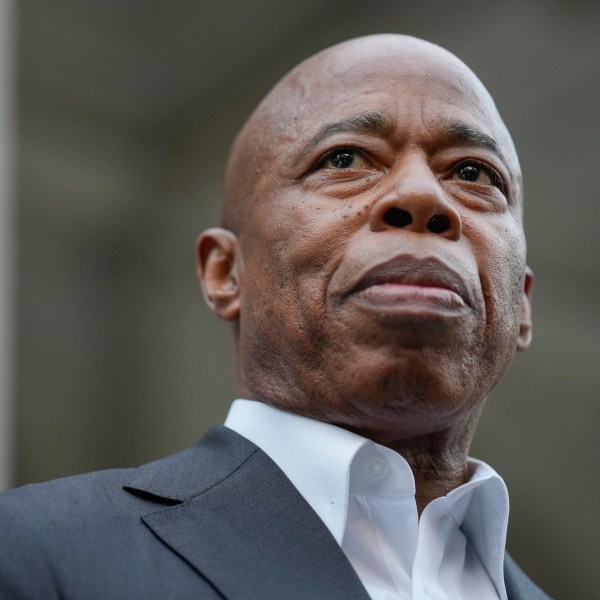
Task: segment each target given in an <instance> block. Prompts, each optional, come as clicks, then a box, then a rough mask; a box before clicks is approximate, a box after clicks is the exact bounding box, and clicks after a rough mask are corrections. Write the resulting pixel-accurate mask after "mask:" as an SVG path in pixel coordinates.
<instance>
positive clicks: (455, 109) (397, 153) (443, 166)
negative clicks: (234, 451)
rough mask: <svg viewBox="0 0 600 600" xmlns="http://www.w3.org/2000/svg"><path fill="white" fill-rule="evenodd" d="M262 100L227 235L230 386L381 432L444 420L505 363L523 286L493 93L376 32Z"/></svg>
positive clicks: (400, 432)
mask: <svg viewBox="0 0 600 600" xmlns="http://www.w3.org/2000/svg"><path fill="white" fill-rule="evenodd" d="M272 103H273V104H274V106H273V108H272V111H273V114H277V115H279V116H278V118H279V122H278V125H277V127H276V130H275V133H274V135H273V136H272V137H271V138H270V140H269V144H268V148H267V149H264V148H263V149H262V150H261V152H264V153H265V154H264V157H263V158H262V159H261V162H260V165H259V169H260V172H259V173H258V174H257V179H256V183H255V194H254V196H253V198H252V199H251V200H248V202H251V203H252V206H251V207H249V208H248V210H247V215H248V216H247V219H246V222H245V224H244V227H243V228H242V230H241V231H240V235H239V243H240V249H241V254H242V256H243V271H242V274H241V276H240V280H241V281H240V289H241V296H240V301H241V304H240V320H239V348H238V354H239V356H238V358H239V360H240V362H241V367H240V370H241V378H242V392H243V393H245V394H246V395H247V396H251V397H254V398H258V399H261V400H264V401H265V402H268V403H271V404H274V405H276V406H280V407H282V408H286V409H290V410H293V411H296V412H299V413H301V414H307V415H309V416H313V417H316V418H319V419H322V420H325V421H328V422H333V423H336V424H339V425H342V426H345V427H349V428H351V429H355V430H357V431H360V432H361V433H365V434H368V435H370V436H371V437H372V438H373V439H377V441H381V442H383V443H385V442H388V441H389V440H390V439H391V436H392V437H393V436H404V435H407V436H408V435H419V434H422V433H426V432H427V431H435V430H436V429H440V430H441V429H443V428H445V427H447V426H448V425H449V424H450V423H451V422H452V421H453V420H456V419H457V418H458V419H460V418H462V417H464V415H465V414H467V413H469V412H470V411H472V410H474V409H475V408H476V407H477V406H478V405H479V404H480V403H481V401H482V400H483V398H484V397H485V395H486V394H487V393H488V392H489V390H490V389H491V388H492V387H493V385H494V384H495V383H496V382H497V381H498V379H499V378H500V377H501V376H502V375H503V373H504V372H505V370H506V369H507V367H508V365H509V364H510V362H511V360H512V357H513V355H514V352H515V350H516V348H517V346H518V343H519V331H520V324H521V314H522V309H523V302H524V293H523V290H524V287H525V285H526V283H528V280H527V282H526V278H525V277H526V276H525V274H526V268H525V242H524V235H523V230H522V221H521V204H520V203H521V197H520V194H521V192H520V174H519V170H518V163H517V159H516V156H515V154H514V150H513V148H512V144H511V142H510V138H509V137H508V134H507V133H506V131H505V129H504V126H503V124H502V122H501V120H500V118H499V117H498V116H497V113H496V111H495V108H494V107H493V104H492V103H491V101H490V100H489V98H488V96H487V94H486V93H485V91H484V90H483V88H482V87H481V86H480V84H479V83H478V82H477V81H476V80H475V78H474V76H473V75H472V74H471V73H470V72H468V71H467V70H466V69H464V67H462V66H461V65H460V63H458V62H457V61H453V60H450V59H449V58H447V57H446V56H445V55H442V56H437V55H435V53H433V54H427V53H425V54H422V55H419V54H418V53H417V54H411V55H410V56H408V57H406V56H405V55H404V54H403V53H402V52H400V51H399V50H398V49H394V48H393V47H389V46H381V47H379V46H377V45H376V44H375V45H371V46H370V47H368V48H362V49H361V50H360V51H358V50H356V49H353V48H352V47H349V48H347V49H346V50H344V49H343V48H342V49H340V50H339V51H338V52H337V54H334V55H333V56H332V55H329V56H327V57H326V58H324V59H323V60H322V61H321V62H320V63H319V62H317V64H316V65H314V66H313V68H312V70H310V72H309V70H308V69H306V70H305V72H302V71H300V73H299V74H297V75H296V76H293V77H292V78H291V80H290V82H289V83H288V87H287V89H285V90H284V92H281V93H280V97H279V99H278V98H277V97H275V99H274V100H272ZM242 159H243V158H242ZM248 160H251V157H249V158H248ZM241 193H242V194H243V191H241Z"/></svg>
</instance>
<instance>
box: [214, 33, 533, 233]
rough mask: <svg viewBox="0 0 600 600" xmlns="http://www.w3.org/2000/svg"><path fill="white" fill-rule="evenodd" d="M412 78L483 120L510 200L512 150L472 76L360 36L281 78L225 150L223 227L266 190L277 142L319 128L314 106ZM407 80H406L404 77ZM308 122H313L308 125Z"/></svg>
mask: <svg viewBox="0 0 600 600" xmlns="http://www.w3.org/2000/svg"><path fill="white" fill-rule="evenodd" d="M390 78H395V79H396V80H397V81H398V84H399V85H402V81H403V80H404V81H407V80H409V79H413V78H414V79H418V80H419V82H421V83H422V84H423V89H424V90H425V91H424V92H423V93H424V95H425V96H428V95H429V94H431V95H432V96H438V97H439V96H440V85H439V83H440V80H442V82H443V84H444V86H443V93H444V94H445V95H448V97H456V99H457V101H460V100H461V99H464V98H465V97H468V98H471V99H472V107H470V108H473V109H474V110H476V111H477V112H478V113H480V114H481V115H482V116H484V117H485V119H486V122H487V124H488V125H489V126H490V133H491V135H492V136H493V138H495V140H496V141H497V142H498V145H499V147H500V148H501V149H502V152H503V154H504V155H505V156H507V157H508V159H509V162H510V163H511V164H510V167H511V171H512V174H513V178H514V181H513V185H514V189H515V191H516V195H517V197H519V198H520V197H521V196H522V184H521V174H520V168H519V163H518V159H517V155H516V151H515V148H514V145H513V142H512V139H511V137H510V134H509V133H508V130H507V129H506V126H505V125H504V123H503V121H502V119H501V118H500V115H499V113H498V111H497V109H496V106H495V104H494V101H493V99H492V98H491V96H490V94H489V93H488V91H487V90H486V89H485V87H484V86H483V84H482V83H481V82H480V81H479V79H478V78H477V77H476V75H475V74H474V73H473V72H472V71H471V70H470V69H469V68H468V67H467V66H466V65H465V64H464V63H463V62H462V61H460V60H459V59H458V58H457V57H456V56H454V55H453V54H451V53H450V52H448V51H447V50H444V49H443V48H441V47H439V46H436V45H435V44H431V43H430V42H426V41H424V40H420V39H417V38H412V37H409V36H403V35H396V34H384V35H373V36H366V37H363V38H357V39H354V40H349V41H347V42H342V43H341V44H338V45H336V46H332V47H331V48H327V49H325V50H323V51H321V52H319V53H318V54H315V55H314V56H312V57H310V58H308V59H307V60H305V61H304V62H302V63H300V64H299V65H298V66H297V67H295V68H294V69H292V70H291V71H290V72H289V73H288V74H287V75H285V76H284V77H283V78H282V79H281V80H280V81H279V82H278V83H277V84H276V85H275V86H274V88H273V89H272V90H271V91H270V92H269V93H268V94H267V96H266V97H265V98H264V99H263V101H262V102H261V103H260V104H259V105H258V107H257V108H256V110H255V111H254V112H253V113H252V114H251V115H250V117H249V118H248V120H247V121H246V123H245V125H244V126H243V127H242V129H241V131H240V133H239V134H238V136H237V137H236V139H235V141H234V144H233V146H232V149H231V152H230V158H229V162H228V166H227V173H226V180H225V197H224V205H223V216H222V224H223V226H224V227H226V228H228V229H230V230H232V231H233V232H234V233H236V234H238V235H239V234H240V233H242V232H243V230H244V226H245V224H246V223H247V221H248V219H249V217H250V216H251V211H252V206H253V204H254V203H256V202H258V201H260V197H261V194H262V193H265V192H268V190H266V189H263V188H266V187H268V184H269V181H271V179H270V178H271V177H272V176H273V175H274V174H273V173H271V168H272V163H273V158H274V152H275V150H276V149H277V148H278V147H281V144H286V143H291V142H293V141H295V140H298V139H301V138H305V137H307V136H308V135H309V134H311V135H314V131H313V132H311V131H309V126H311V127H314V128H315V130H318V128H319V126H322V125H323V124H324V123H322V122H318V121H316V120H315V117H314V116H313V113H314V112H316V110H315V109H316V108H319V109H320V110H321V111H322V110H323V107H325V108H326V109H327V108H328V106H330V107H331V108H332V109H333V108H334V107H335V105H336V102H338V101H340V99H344V98H348V97H352V95H355V94H356V93H357V92H356V90H357V89H358V88H360V92H361V94H363V93H364V94H367V93H377V92H378V91H379V89H380V88H381V87H382V85H381V82H382V81H389V80H390ZM405 78H406V79H405ZM311 119H312V121H311Z"/></svg>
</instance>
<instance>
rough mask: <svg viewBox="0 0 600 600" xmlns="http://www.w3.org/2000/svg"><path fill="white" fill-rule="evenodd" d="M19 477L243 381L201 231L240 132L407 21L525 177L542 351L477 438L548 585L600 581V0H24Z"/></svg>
mask: <svg viewBox="0 0 600 600" xmlns="http://www.w3.org/2000/svg"><path fill="white" fill-rule="evenodd" d="M19 8H20V17H19V31H18V35H19V38H20V47H19V61H20V64H19V98H20V118H19V154H18V157H19V170H18V201H19V228H18V237H19V262H18V265H17V267H18V273H19V288H18V308H19V314H18V344H17V348H16V352H17V363H18V369H17V375H16V378H17V405H16V413H17V418H16V427H15V435H16V447H15V456H16V462H15V470H16V481H15V483H23V482H28V481H37V480H42V479H47V478H50V477H56V476H60V475H65V474H69V473H76V472H81V471H85V470H90V469H97V468H102V467H108V466H115V465H133V464H137V463H139V462H141V461H145V460H149V459H152V458H155V457H158V456H160V455H162V454H165V453H168V452H173V451H176V450H177V449H179V448H182V447H184V446H185V445H187V444H190V443H192V442H193V441H195V440H196V439H197V438H198V437H199V436H200V435H201V434H202V433H203V431H205V430H206V429H207V428H208V427H209V426H210V425H212V424H214V423H218V422H220V421H221V420H222V418H223V416H224V415H225V412H226V410H227V407H228V403H229V401H230V400H231V398H232V397H233V395H234V385H233V376H232V358H231V350H232V347H231V342H230V340H229V332H228V329H227V326H226V325H225V324H223V323H220V322H217V320H216V319H214V318H213V317H211V316H210V315H209V314H208V311H207V310H206V309H205V308H204V307H203V303H202V299H201V296H200V292H199V291H198V289H197V284H196V281H195V275H194V262H193V244H194V240H195V237H196V235H197V233H198V232H199V231H201V230H202V229H203V228H204V227H206V226H209V225H212V224H215V223H216V220H217V215H218V204H219V199H220V196H221V178H222V170H223V165H224V161H225V157H226V153H227V148H228V144H229V141H230V140H231V138H232V136H233V134H234V133H235V131H236V130H237V128H238V127H239V126H240V125H241V123H242V122H243V120H244V118H245V117H246V115H247V114H248V112H249V111H250V110H251V108H252V107H253V104H254V103H255V102H256V101H257V100H258V99H259V98H260V97H261V96H262V94H263V93H264V92H265V91H266V90H267V89H268V88H269V87H270V86H271V85H272V84H273V83H274V82H275V81H276V79H277V78H278V77H279V76H281V75H282V74H283V73H284V72H285V71H286V70H287V69H289V68H290V67H291V66H293V65H294V64H295V63H296V62H297V61H299V60H300V59H302V58H304V57H306V56H307V55H308V54H310V53H312V52H314V51H316V50H319V49H321V48H322V47H324V46H326V45H329V44H331V43H334V42H336V41H339V40H341V39H344V38H347V37H352V36H355V35H361V34H366V33H373V32H381V31H394V32H403V33H410V34H413V35H417V36H421V37H424V38H427V39H430V40H431V41H434V42H437V43H439V44H441V45H442V46H445V47H447V48H448V49H450V50H452V51H453V52H455V53H456V54H458V55H459V56H460V57H461V58H463V59H464V60H465V61H466V62H467V63H468V64H469V65H470V66H471V67H472V68H473V69H474V70H475V71H476V72H477V73H478V74H479V75H480V76H481V78H482V80H483V81H484V83H485V84H486V85H487V86H488V87H489V89H490V91H491V92H492V94H493V95H494V97H495V98H496V100H497V103H498V105H499V107H500V110H501V112H502V114H503V116H504V118H505V120H506V122H507V124H508V125H509V128H510V129H511V131H512V132H513V134H514V138H515V141H516V144H517V148H518V150H519V153H520V156H521V161H522V165H523V169H524V172H525V176H526V197H527V208H526V225H527V229H528V240H529V262H530V264H531V265H532V266H533V268H534V270H535V272H536V276H537V279H536V284H535V292H534V318H535V335H534V345H533V347H532V348H531V349H530V350H529V351H528V352H527V353H525V354H523V355H520V356H518V357H517V360H516V362H515V365H514V367H513V370H512V371H511V373H510V375H509V376H508V377H507V379H506V380H505V381H504V382H503V383H502V384H501V385H500V387H499V388H498V389H497V391H496V392H495V393H494V394H493V395H492V397H491V398H490V400H489V403H488V407H487V412H486V415H485V417H484V420H483V423H482V425H481V428H480V431H479V433H478V437H477V440H476V444H475V448H474V449H473V454H474V455H476V456H479V457H481V458H483V459H485V460H487V461H489V462H491V464H493V465H494V466H495V467H496V468H497V470H498V471H500V473H501V474H502V475H503V476H504V477H505V478H506V480H507V483H508V485H509V490H510V492H511V502H512V517H511V525H510V531H509V549H510V550H511V552H512V553H513V555H514V556H515V557H516V558H517V560H518V561H519V562H520V563H521V564H522V565H523V566H524V567H525V568H526V569H527V570H528V571H529V572H530V573H531V574H532V576H534V578H536V579H537V580H538V581H539V582H540V583H542V584H543V585H544V586H545V587H546V588H547V589H548V591H549V592H551V593H552V594H553V595H554V596H556V597H557V598H569V599H571V598H595V597H600V585H599V584H598V583H597V578H596V576H595V573H594V568H595V563H596V560H594V559H596V558H597V556H598V541H597V540H598V539H600V538H599V536H600V527H599V526H598V518H597V510H598V508H597V507H598V505H599V500H600V478H599V476H598V467H597V464H596V463H597V458H598V456H599V450H600V448H599V446H600V441H599V439H598V433H597V432H598V425H599V422H600V419H599V412H600V408H599V407H600V403H599V402H598V397H599V394H598V391H597V388H598V387H599V386H598V384H599V383H600V382H599V379H600V377H599V372H600V361H599V358H600V351H599V349H598V347H599V344H598V341H599V339H600V335H599V334H600V311H599V310H598V308H599V300H600V269H599V268H598V264H597V261H598V257H599V256H600V252H599V250H600V242H599V240H600V236H599V235H598V233H597V225H598V223H600V198H599V192H600V189H599V188H600V183H599V182H600V179H599V178H598V171H599V168H598V156H599V147H598V145H599V141H598V140H600V121H599V119H598V116H597V110H598V106H600V77H599V75H600V36H599V35H598V30H599V25H600V19H599V17H600V11H599V9H598V8H597V4H596V3H594V2H592V1H589V2H586V1H584V0H579V1H577V2H575V1H571V2H567V1H562V2H559V1H554V2H551V1H547V2H542V1H538V2H535V1H533V2H523V1H521V2H516V1H512V2H511V1H507V2H486V1H481V2H477V3H469V2H462V1H456V2H449V1H443V0H439V1H433V0H424V1H422V2H403V1H400V0H383V1H379V2H371V3H366V2H364V0H362V1H358V0H345V1H340V0H330V1H328V2H321V1H317V0H303V1H302V2H294V1H293V0H287V1H284V0H256V1H254V2H243V1H242V0H235V1H230V2H218V1H216V0H211V1H203V2H197V1H196V2H193V1H192V0H190V1H188V2H186V1H184V0H170V1H169V2H166V1H164V0H163V1H160V0H146V1H144V2H141V1H134V0H128V1H126V2H124V1H123V0H103V2H82V1H81V0H23V1H21V2H20V3H19Z"/></svg>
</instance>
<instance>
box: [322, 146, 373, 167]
mask: <svg viewBox="0 0 600 600" xmlns="http://www.w3.org/2000/svg"><path fill="white" fill-rule="evenodd" d="M367 166H368V165H367V161H366V160H365V159H364V158H363V156H362V155H361V153H360V152H359V151H358V150H355V149H354V148H336V149H335V150H332V151H331V152H329V153H328V154H326V155H325V156H324V157H323V159H322V160H321V161H320V162H319V163H318V164H317V167H321V168H322V167H325V168H327V169H338V170H340V169H364V168H365V167H367Z"/></svg>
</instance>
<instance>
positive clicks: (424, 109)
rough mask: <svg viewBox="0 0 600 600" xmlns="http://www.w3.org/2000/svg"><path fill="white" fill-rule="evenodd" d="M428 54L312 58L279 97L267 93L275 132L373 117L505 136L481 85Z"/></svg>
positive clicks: (343, 50)
mask: <svg viewBox="0 0 600 600" xmlns="http://www.w3.org/2000/svg"><path fill="white" fill-rule="evenodd" d="M433 48H434V49H433V50H430V49H427V50H426V51H424V50H423V49H422V48H420V49H419V50H418V51H417V50H416V49H413V50H409V51H407V50H406V49H404V48H403V49H402V50H400V49H398V48H395V47H386V46H385V45H375V46H374V47H367V48H362V49H360V51H359V49H358V48H355V47H352V46H350V47H346V46H342V47H340V48H337V49H335V51H332V52H331V53H329V54H325V55H324V56H323V57H321V58H320V59H319V57H316V59H314V60H313V61H312V62H309V63H307V64H305V65H301V66H300V68H298V69H296V70H295V71H294V72H292V73H291V74H290V76H289V77H288V79H287V81H284V82H283V86H282V90H281V93H280V95H279V97H277V94H275V95H274V98H273V99H272V100H273V105H274V106H272V109H273V110H274V112H275V113H277V119H278V121H279V123H278V124H277V125H276V129H279V131H280V133H282V134H284V136H286V135H288V136H293V137H294V138H303V137H305V136H310V135H312V134H313V133H314V130H315V129H319V128H321V127H322V126H323V124H324V123H327V122H335V121H337V120H339V119H342V118H345V117H347V116H348V115H351V114H360V113H362V112H365V111H376V112H379V113H383V114H386V115H387V116H388V117H389V119H390V121H395V122H398V123H404V124H407V125H409V126H415V125H417V124H419V123H421V124H422V125H423V126H427V125H428V124H431V123H432V122H433V123H440V122H446V121H448V120H452V121H460V122H465V123H469V122H470V121H472V122H477V124H478V125H479V128H480V129H481V128H482V126H483V128H484V129H487V130H488V132H489V133H490V135H493V136H494V137H504V136H503V135H502V133H503V131H502V130H503V129H505V128H504V125H503V123H502V121H501V119H500V117H499V115H498V113H497V111H496V108H495V106H494V103H493V101H492V99H491V97H490V96H489V94H488V93H487V91H486V90H485V88H484V87H483V85H482V84H481V83H480V82H479V80H478V79H477V78H476V77H475V76H474V75H473V73H472V72H471V71H470V70H469V69H468V68H467V67H466V66H465V65H463V64H462V63H461V62H460V61H459V60H458V59H456V58H455V57H453V56H452V55H450V54H449V53H446V52H445V51H443V50H441V49H437V48H436V47H433ZM288 139H289V138H288Z"/></svg>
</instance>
